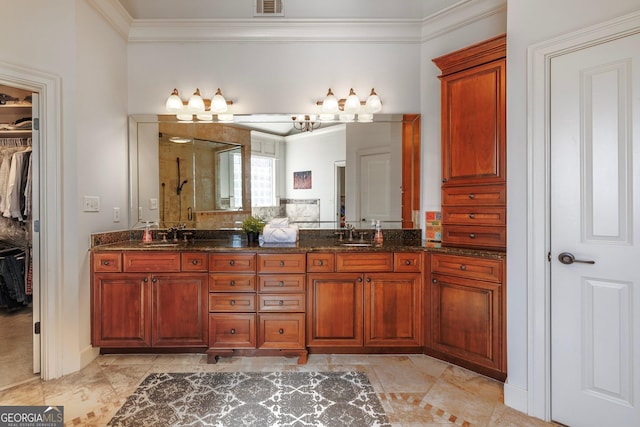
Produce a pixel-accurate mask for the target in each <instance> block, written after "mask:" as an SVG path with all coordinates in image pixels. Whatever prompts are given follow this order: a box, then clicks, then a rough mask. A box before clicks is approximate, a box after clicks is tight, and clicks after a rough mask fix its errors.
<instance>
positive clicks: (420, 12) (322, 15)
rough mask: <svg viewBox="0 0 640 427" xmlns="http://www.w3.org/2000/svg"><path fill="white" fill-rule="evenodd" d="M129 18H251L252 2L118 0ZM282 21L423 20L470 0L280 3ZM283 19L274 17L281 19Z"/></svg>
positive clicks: (288, 0)
mask: <svg viewBox="0 0 640 427" xmlns="http://www.w3.org/2000/svg"><path fill="white" fill-rule="evenodd" d="M118 1H119V2H120V4H122V6H123V7H124V8H125V9H126V10H127V12H128V13H129V15H131V17H132V18H133V19H136V20H138V19H139V20H144V19H257V20H264V19H275V18H273V17H269V18H264V17H258V18H254V14H253V12H254V8H255V2H256V0H179V1H178V0H118ZM282 1H283V3H284V19H423V18H426V17H428V16H431V15H434V14H436V13H438V12H439V11H442V10H444V9H447V8H449V7H451V6H453V5H455V4H458V3H466V2H468V1H471V0H401V1H398V0H320V1H309V0H282ZM282 18H283V17H278V19H282Z"/></svg>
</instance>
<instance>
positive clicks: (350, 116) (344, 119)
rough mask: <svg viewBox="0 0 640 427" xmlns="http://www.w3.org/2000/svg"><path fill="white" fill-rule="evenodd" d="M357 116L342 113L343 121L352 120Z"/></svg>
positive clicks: (341, 119) (341, 118)
mask: <svg viewBox="0 0 640 427" xmlns="http://www.w3.org/2000/svg"><path fill="white" fill-rule="evenodd" d="M355 118H356V115H355V114H340V121H341V122H352V121H353V119H355Z"/></svg>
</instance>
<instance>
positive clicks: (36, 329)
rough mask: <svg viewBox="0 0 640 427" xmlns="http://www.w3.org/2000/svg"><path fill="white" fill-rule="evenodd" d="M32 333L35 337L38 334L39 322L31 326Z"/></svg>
mask: <svg viewBox="0 0 640 427" xmlns="http://www.w3.org/2000/svg"><path fill="white" fill-rule="evenodd" d="M33 333H34V334H36V335H39V334H40V322H36V323H34V324H33Z"/></svg>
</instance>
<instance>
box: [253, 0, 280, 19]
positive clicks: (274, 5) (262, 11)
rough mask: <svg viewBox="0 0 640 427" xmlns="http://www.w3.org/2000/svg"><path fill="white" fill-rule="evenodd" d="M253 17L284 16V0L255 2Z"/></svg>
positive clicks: (258, 0)
mask: <svg viewBox="0 0 640 427" xmlns="http://www.w3.org/2000/svg"><path fill="white" fill-rule="evenodd" d="M255 3H256V7H255V9H254V13H253V16H284V0H255Z"/></svg>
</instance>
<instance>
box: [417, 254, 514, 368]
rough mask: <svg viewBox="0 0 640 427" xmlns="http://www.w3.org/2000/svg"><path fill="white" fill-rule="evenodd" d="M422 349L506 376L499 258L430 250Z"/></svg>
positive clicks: (442, 357) (503, 288)
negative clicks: (431, 251)
mask: <svg viewBox="0 0 640 427" xmlns="http://www.w3.org/2000/svg"><path fill="white" fill-rule="evenodd" d="M430 258H431V262H430V275H429V276H430V277H429V278H428V283H427V287H426V288H427V298H426V301H427V308H428V309H427V311H426V313H427V320H426V321H427V324H428V325H429V327H428V328H427V333H426V345H425V352H426V353H427V354H429V355H431V356H434V357H438V358H440V359H444V360H447V361H450V362H452V363H456V364H458V365H460V366H463V367H466V368H468V369H471V370H474V371H476V372H480V373H482V374H484V375H488V376H490V377H493V378H496V379H498V380H501V381H504V380H505V379H506V372H507V370H506V322H505V305H506V301H505V299H506V295H505V287H504V283H503V278H504V260H503V259H493V258H479V257H470V256H459V255H445V254H431V256H430Z"/></svg>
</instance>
